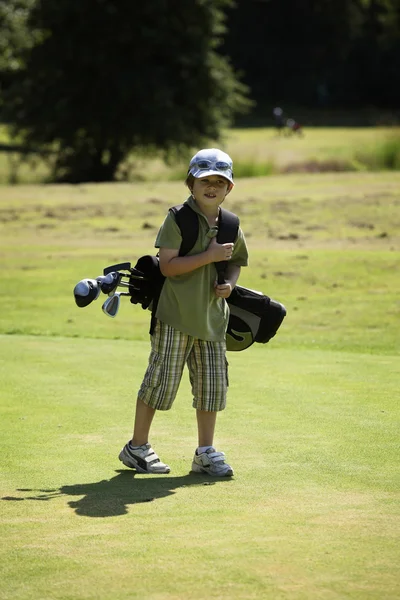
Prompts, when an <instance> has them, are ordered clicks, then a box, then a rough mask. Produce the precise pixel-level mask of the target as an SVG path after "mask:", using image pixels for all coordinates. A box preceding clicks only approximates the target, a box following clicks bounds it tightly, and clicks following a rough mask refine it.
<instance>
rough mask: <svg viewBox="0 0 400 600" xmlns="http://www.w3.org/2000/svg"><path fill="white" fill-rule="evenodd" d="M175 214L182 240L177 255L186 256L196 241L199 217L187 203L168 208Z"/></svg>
mask: <svg viewBox="0 0 400 600" xmlns="http://www.w3.org/2000/svg"><path fill="white" fill-rule="evenodd" d="M169 210H170V211H171V212H172V213H173V214H174V216H175V221H176V224H177V225H178V227H179V229H180V230H181V235H182V242H181V247H180V248H179V256H186V254H188V253H189V252H190V251H191V249H192V248H193V246H194V245H195V243H196V241H197V237H198V235H199V219H198V216H197V214H196V213H195V211H194V210H193V209H191V208H190V206H189V205H188V204H178V206H173V207H172V208H170V209H169Z"/></svg>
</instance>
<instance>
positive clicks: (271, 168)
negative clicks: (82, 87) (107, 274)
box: [0, 125, 400, 184]
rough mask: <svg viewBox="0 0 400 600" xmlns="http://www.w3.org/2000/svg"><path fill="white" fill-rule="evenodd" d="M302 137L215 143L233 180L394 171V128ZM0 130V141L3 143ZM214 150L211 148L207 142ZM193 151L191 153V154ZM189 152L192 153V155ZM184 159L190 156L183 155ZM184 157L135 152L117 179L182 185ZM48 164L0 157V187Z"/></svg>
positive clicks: (255, 136) (45, 172)
mask: <svg viewBox="0 0 400 600" xmlns="http://www.w3.org/2000/svg"><path fill="white" fill-rule="evenodd" d="M304 132H305V133H304V136H303V137H301V138H300V137H296V136H294V137H293V136H292V137H286V136H278V135H277V134H276V132H275V130H274V129H273V128H270V127H259V128H248V129H247V128H246V129H230V130H227V131H225V132H224V133H223V139H222V140H221V141H220V142H218V143H217V144H218V146H219V147H222V148H223V149H224V150H226V151H227V152H228V153H229V154H231V155H232V157H233V159H234V163H235V175H236V177H264V176H266V175H273V174H279V173H280V172H293V171H294V172H298V171H300V172H303V171H304V172H319V171H320V172H326V171H333V172H335V171H379V170H382V169H384V170H386V169H387V170H399V168H400V166H399V165H400V163H399V136H400V127H398V126H393V127H359V128H344V127H335V128H333V127H308V126H307V125H305V127H304ZM7 140H8V138H7V133H6V130H5V128H4V127H2V128H1V127H0V141H2V142H3V143H4V142H7ZM210 145H215V142H210ZM194 151H195V150H194ZM194 151H193V152H194ZM189 154H190V153H189ZM189 154H188V156H187V157H186V158H185V159H184V160H183V161H173V162H172V164H168V165H166V164H165V163H164V162H163V161H162V160H161V158H159V157H157V155H148V154H147V153H143V152H135V153H132V155H131V156H130V157H129V158H128V159H127V160H126V161H125V163H124V164H122V165H121V168H120V170H119V173H118V178H119V179H123V180H126V179H127V180H128V181H138V182H140V181H154V180H157V181H167V180H169V181H182V180H183V179H184V177H185V175H186V171H187V162H188V160H189V158H190V156H189ZM50 174H51V173H50V168H49V164H48V162H46V161H43V160H41V159H40V158H38V157H37V156H33V155H28V157H27V159H26V160H23V161H21V160H20V156H19V155H18V154H16V153H10V154H6V153H0V184H1V183H2V184H10V183H13V184H14V183H38V182H45V181H47V180H48V179H49V177H50Z"/></svg>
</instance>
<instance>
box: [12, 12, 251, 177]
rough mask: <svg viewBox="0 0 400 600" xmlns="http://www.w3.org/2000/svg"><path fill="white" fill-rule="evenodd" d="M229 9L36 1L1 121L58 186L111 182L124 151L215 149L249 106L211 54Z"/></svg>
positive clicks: (222, 62)
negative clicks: (47, 156) (43, 161)
mask: <svg viewBox="0 0 400 600" xmlns="http://www.w3.org/2000/svg"><path fill="white" fill-rule="evenodd" d="M230 4H231V0H213V2H210V1H208V0H152V1H151V2H133V1H132V0H57V2H54V0H37V1H36V3H35V5H34V6H33V8H32V10H31V12H30V15H29V19H28V27H29V30H30V32H31V34H32V36H33V37H34V39H35V43H34V44H33V46H32V47H30V46H28V47H23V46H22V47H20V48H19V49H18V52H17V64H18V69H16V70H15V71H14V72H13V77H12V83H11V85H10V86H9V87H8V89H6V91H5V92H4V106H3V111H2V112H3V116H4V118H5V119H6V120H7V121H8V122H9V123H11V124H12V126H13V129H14V131H17V132H18V133H19V134H20V135H22V137H23V140H24V141H25V143H26V144H27V145H29V146H39V147H42V148H49V147H51V148H52V149H53V150H54V151H55V153H56V161H55V167H54V178H55V179H56V180H58V181H68V182H82V181H111V180H113V179H114V178H115V175H116V172H117V168H118V166H119V165H120V164H121V162H122V161H123V160H124V159H125V158H126V157H127V155H128V154H129V153H130V152H131V151H132V150H133V149H138V148H139V149H140V148H149V147H154V148H157V149H161V150H162V151H164V152H165V153H166V154H168V153H171V152H173V151H177V152H179V151H183V150H187V149H188V148H193V147H198V146H201V145H203V144H205V143H206V142H207V141H209V140H210V139H214V140H217V139H218V138H219V136H220V131H221V129H222V128H223V127H226V126H228V125H229V124H230V123H231V121H232V118H233V116H234V115H235V114H236V113H237V112H240V111H245V110H246V108H247V106H248V105H249V101H248V100H247V98H246V93H247V88H246V87H245V86H244V85H243V84H241V83H240V82H239V81H238V79H237V78H236V76H235V73H234V71H233V69H232V67H231V65H230V62H229V60H228V59H227V58H224V57H222V56H220V55H219V54H218V53H217V48H218V46H219V45H220V43H221V41H222V38H223V34H224V31H225V28H224V12H223V9H224V8H225V7H227V6H229V5H230Z"/></svg>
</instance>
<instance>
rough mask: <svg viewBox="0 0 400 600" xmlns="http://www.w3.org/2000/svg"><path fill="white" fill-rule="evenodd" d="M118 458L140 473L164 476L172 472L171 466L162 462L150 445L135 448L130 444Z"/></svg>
mask: <svg viewBox="0 0 400 600" xmlns="http://www.w3.org/2000/svg"><path fill="white" fill-rule="evenodd" d="M118 458H119V460H120V461H121V462H122V463H124V465H125V466H126V467H129V468H130V469H136V471H137V472H138V473H146V474H159V473H161V474H163V473H169V472H170V468H169V466H168V465H165V464H164V463H163V462H161V460H160V459H159V458H158V456H157V454H156V453H155V452H154V450H153V448H152V447H151V446H150V444H143V446H135V447H134V446H131V443H130V442H128V443H127V444H125V446H124V447H123V448H122V450H121V452H120V453H119V457H118Z"/></svg>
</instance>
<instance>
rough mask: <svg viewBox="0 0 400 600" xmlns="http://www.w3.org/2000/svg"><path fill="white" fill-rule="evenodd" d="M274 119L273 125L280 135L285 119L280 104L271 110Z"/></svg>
mask: <svg viewBox="0 0 400 600" xmlns="http://www.w3.org/2000/svg"><path fill="white" fill-rule="evenodd" d="M272 114H273V116H274V121H275V127H276V129H277V132H278V134H279V135H281V133H282V130H283V128H284V127H285V120H284V118H283V110H282V109H281V107H280V106H275V108H274V110H273V111H272Z"/></svg>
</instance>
